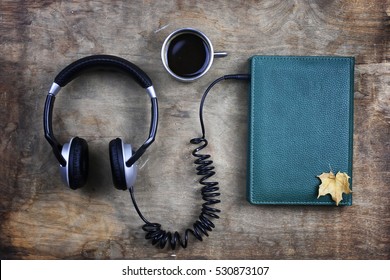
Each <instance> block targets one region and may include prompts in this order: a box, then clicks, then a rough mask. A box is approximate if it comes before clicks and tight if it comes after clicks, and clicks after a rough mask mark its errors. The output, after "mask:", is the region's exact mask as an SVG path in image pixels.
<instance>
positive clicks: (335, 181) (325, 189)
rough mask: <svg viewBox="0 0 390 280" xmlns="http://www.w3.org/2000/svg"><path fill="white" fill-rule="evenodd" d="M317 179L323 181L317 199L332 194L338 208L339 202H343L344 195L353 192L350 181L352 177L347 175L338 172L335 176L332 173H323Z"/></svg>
mask: <svg viewBox="0 0 390 280" xmlns="http://www.w3.org/2000/svg"><path fill="white" fill-rule="evenodd" d="M317 177H318V178H320V180H321V185H320V187H319V189H318V197H317V198H319V197H320V196H322V195H326V194H330V195H331V196H332V199H333V200H334V201H335V202H336V205H337V206H338V205H339V202H340V201H341V200H343V193H346V194H349V193H351V192H352V190H351V189H350V188H349V182H348V180H349V178H350V177H349V176H348V174H347V173H342V172H337V174H336V176H335V175H334V174H333V172H332V171H331V172H329V173H322V174H321V175H319V176H317Z"/></svg>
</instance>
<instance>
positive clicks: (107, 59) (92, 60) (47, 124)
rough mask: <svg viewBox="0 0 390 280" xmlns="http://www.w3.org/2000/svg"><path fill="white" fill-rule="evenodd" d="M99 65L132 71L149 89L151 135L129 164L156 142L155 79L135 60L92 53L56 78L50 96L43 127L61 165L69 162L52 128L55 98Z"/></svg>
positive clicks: (48, 96) (66, 68)
mask: <svg viewBox="0 0 390 280" xmlns="http://www.w3.org/2000/svg"><path fill="white" fill-rule="evenodd" d="M96 68H103V69H114V70H119V71H121V72H124V73H127V74H129V75H130V76H131V77H132V78H133V79H134V80H135V81H136V82H137V83H138V84H139V85H140V86H141V87H143V88H145V89H146V91H147V93H148V95H149V96H150V99H151V106H152V110H151V111H152V118H151V124H150V130H149V137H148V138H147V139H146V141H145V142H144V143H143V144H142V146H141V147H140V148H139V149H138V150H137V151H136V152H135V153H134V155H133V156H132V157H131V158H130V159H129V160H128V161H127V162H126V166H127V167H130V166H132V165H133V164H134V163H135V162H136V161H137V160H138V159H139V158H140V157H141V156H142V154H143V153H144V152H145V151H146V149H147V148H148V147H149V146H150V144H152V143H153V141H154V139H155V137H156V132H157V123H158V104H157V96H156V93H155V91H154V88H153V85H152V81H151V79H150V78H149V76H148V75H147V74H146V73H145V72H144V71H142V70H141V69H140V68H139V67H137V66H136V65H134V64H133V63H131V62H129V61H127V60H125V59H123V58H120V57H117V56H112V55H92V56H88V57H84V58H81V59H79V60H77V61H75V62H73V63H71V64H69V65H68V66H67V67H65V68H64V69H63V70H62V71H61V72H60V73H59V74H58V75H57V76H56V77H55V79H54V83H53V84H52V86H51V88H50V90H49V93H48V95H47V97H46V101H45V107H44V115H43V127H44V131H45V138H46V140H47V141H48V142H49V144H50V145H51V146H52V148H53V153H54V155H55V156H56V158H57V160H58V161H59V163H60V165H61V166H65V165H66V160H65V158H64V157H63V156H62V155H61V150H62V145H61V144H60V143H59V142H58V141H57V139H56V138H55V136H54V133H53V128H52V115H53V107H54V101H55V97H56V95H57V94H58V92H59V91H60V89H61V88H62V87H64V86H65V85H67V84H68V83H69V82H70V81H72V80H73V79H75V78H76V77H78V76H79V75H81V74H82V73H83V72H84V71H86V70H93V69H96Z"/></svg>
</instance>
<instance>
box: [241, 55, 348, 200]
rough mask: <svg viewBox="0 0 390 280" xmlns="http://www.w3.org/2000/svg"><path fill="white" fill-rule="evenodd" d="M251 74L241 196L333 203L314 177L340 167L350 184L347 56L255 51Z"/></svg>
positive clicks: (345, 197) (344, 196)
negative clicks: (259, 53) (244, 180)
mask: <svg viewBox="0 0 390 280" xmlns="http://www.w3.org/2000/svg"><path fill="white" fill-rule="evenodd" d="M250 72H251V87H250V90H249V95H250V97H249V129H248V132H249V137H248V141H249V145H248V170H247V199H248V201H249V202H250V203H252V204H298V205H336V203H335V202H334V201H333V200H332V198H331V196H330V195H325V196H321V197H319V198H317V196H318V188H319V185H320V184H321V181H320V179H319V178H318V177H317V176H319V175H321V174H322V173H323V172H330V171H333V172H334V174H336V173H337V172H339V171H340V172H345V173H347V174H348V175H349V176H350V177H351V178H350V181H349V182H350V187H351V188H352V152H353V151H352V140H353V94H354V92H353V84H354V58H352V57H316V56H313V57H307V56H302V57H299V56H254V57H252V58H251V59H250ZM342 198H343V199H342V201H341V202H340V203H339V205H351V204H352V194H345V193H344V194H343V197H342Z"/></svg>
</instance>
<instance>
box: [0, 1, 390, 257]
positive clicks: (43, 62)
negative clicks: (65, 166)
mask: <svg viewBox="0 0 390 280" xmlns="http://www.w3.org/2000/svg"><path fill="white" fill-rule="evenodd" d="M389 13H390V7H389V3H388V2H387V1H379V0H378V1H365V0H354V1H325V0H323V1H285V0H279V1H274V0H269V1H266V0H265V1H143V2H142V1H136V2H135V1H71V2H70V1H69V2H68V1H1V2H0V53H1V55H0V65H1V67H0V81H1V82H0V94H1V96H0V98H1V107H0V108H1V112H0V125H1V142H0V152H1V157H0V159H1V162H0V177H1V178H2V179H1V183H0V189H1V197H0V215H1V223H0V257H1V258H2V259H42V258H43V259H79V258H82V259H84V258H86V259H145V258H147V259H150V258H152V259H172V258H178V259H389V258H390V137H389V136H390V89H389V85H390V63H389V62H388V61H389V56H390V50H389V35H390V34H389V28H390V25H389V20H390V18H389ZM187 26H190V27H194V28H198V29H200V30H202V31H204V32H205V33H206V34H207V35H208V36H209V37H210V39H211V40H212V42H213V44H214V47H215V49H217V50H225V51H228V52H229V56H228V57H226V58H223V59H218V60H215V62H214V65H213V66H212V69H211V70H210V72H209V73H208V74H207V75H206V76H204V77H203V78H201V79H200V80H198V81H197V82H194V83H191V84H182V83H179V82H177V81H175V80H173V79H172V78H171V77H169V76H168V74H167V73H166V71H165V70H164V68H163V66H162V63H161V60H160V48H161V45H162V43H163V40H164V38H165V37H166V36H167V35H168V34H169V33H170V32H172V31H173V30H175V29H177V28H181V27H187ZM98 53H109V54H115V55H119V56H122V57H124V58H126V59H129V60H131V61H132V62H134V63H135V64H137V65H139V66H141V68H143V69H144V70H145V71H146V72H147V73H148V74H149V75H150V77H151V78H152V80H153V81H154V85H155V88H156V90H157V94H158V97H159V105H160V122H159V130H158V135H157V140H156V142H155V143H154V144H153V145H152V146H151V148H150V149H149V150H148V151H147V153H146V154H145V155H144V157H143V158H142V160H141V162H140V167H141V168H140V171H139V176H138V180H137V184H136V195H137V198H138V201H139V205H140V207H141V208H142V209H143V211H144V214H145V215H146V216H147V217H148V218H149V219H150V220H152V221H159V222H160V221H161V223H162V224H163V225H164V228H166V229H169V230H179V231H182V230H184V229H185V227H189V226H191V223H192V222H193V220H194V219H195V218H196V217H197V215H198V213H199V209H200V203H201V202H200V199H199V195H198V189H197V184H196V179H197V176H196V175H195V173H194V170H193V169H194V166H193V164H192V160H193V159H192V157H191V155H190V151H191V149H193V148H194V147H192V145H190V144H189V140H190V139H191V138H192V137H196V136H199V134H200V128H199V121H198V115H197V110H198V105H199V101H200V97H201V94H202V92H203V90H204V89H205V87H206V86H207V85H208V84H209V83H210V82H211V81H212V80H214V79H215V78H217V77H219V76H221V75H223V74H228V73H245V72H247V68H248V65H247V59H248V58H249V57H250V56H252V55H254V54H266V55H345V56H355V57H356V69H355V70H356V73H355V80H356V82H355V117H354V119H355V133H354V169H353V173H354V182H353V190H354V204H353V206H352V207H345V208H342V207H340V208H334V207H288V206H259V207H256V206H251V205H249V204H248V203H247V202H246V200H245V173H246V141H247V136H246V134H247V127H246V126H247V105H248V104H247V94H246V92H247V85H245V83H242V82H241V83H240V82H225V84H221V85H218V86H217V87H216V89H215V90H213V92H212V93H211V95H210V96H209V99H208V100H207V103H206V108H205V113H206V116H205V118H206V126H207V129H208V132H207V133H208V138H209V141H210V148H209V150H208V151H209V152H210V153H211V154H212V156H213V159H214V162H215V165H216V168H217V176H216V177H217V178H218V180H219V182H220V186H221V193H222V203H221V204H220V208H221V209H222V214H221V219H220V220H218V221H216V225H217V227H216V229H215V230H214V231H213V232H212V233H211V235H210V237H209V238H206V239H205V240H204V242H197V241H195V240H191V244H190V246H189V248H187V249H186V250H183V249H177V250H176V251H175V252H172V251H170V250H158V249H155V248H153V247H151V245H150V244H149V242H148V241H146V240H144V237H143V236H144V235H143V233H142V230H141V229H140V226H141V225H142V223H141V221H140V220H139V218H138V216H137V215H136V213H135V211H134V209H133V207H132V205H131V203H130V198H129V195H128V194H127V193H126V192H121V191H118V190H116V189H115V188H114V187H112V181H111V174H110V167H109V158H108V142H109V140H110V139H112V138H115V137H117V136H121V137H123V138H124V139H126V141H127V142H130V143H132V144H133V145H140V144H141V143H142V141H144V139H146V136H147V133H148V126H149V123H148V122H149V115H150V113H149V101H148V98H147V96H146V94H145V93H144V92H143V90H141V89H139V88H138V86H136V85H135V84H134V83H133V82H132V81H129V80H128V79H127V78H126V77H124V76H121V75H116V74H112V73H94V74H88V75H85V76H83V77H81V78H79V79H77V80H75V81H74V82H72V83H71V84H70V85H68V86H67V87H66V88H65V89H64V90H63V91H62V92H61V93H60V95H59V97H58V98H57V101H56V105H55V114H54V120H55V122H54V127H55V131H57V136H58V138H59V139H60V140H61V142H67V141H69V139H70V137H72V136H76V135H77V136H80V137H83V138H85V139H86V140H87V141H88V143H89V148H90V157H91V176H90V178H89V183H88V185H87V186H85V187H84V188H83V189H81V190H78V191H72V190H69V189H67V188H66V187H64V186H63V185H62V183H61V181H60V176H59V172H58V167H57V164H56V161H55V158H54V156H53V155H52V153H51V150H50V148H49V145H48V144H47V142H46V141H45V140H44V137H43V131H42V112H43V104H44V99H45V96H46V92H47V90H48V88H49V86H50V85H51V83H52V80H53V78H54V76H55V75H56V74H57V73H58V71H60V70H61V69H62V68H63V67H64V66H66V65H67V64H68V63H70V62H72V61H73V60H75V59H77V58H81V57H83V56H85V55H90V54H98ZM334 140H335V141H337V136H335V139H334Z"/></svg>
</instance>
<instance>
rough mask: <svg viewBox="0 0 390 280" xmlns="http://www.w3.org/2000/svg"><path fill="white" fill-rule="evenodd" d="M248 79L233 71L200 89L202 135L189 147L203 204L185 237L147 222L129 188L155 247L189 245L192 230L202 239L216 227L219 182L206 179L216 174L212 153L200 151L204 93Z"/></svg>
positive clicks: (201, 145)
mask: <svg viewBox="0 0 390 280" xmlns="http://www.w3.org/2000/svg"><path fill="white" fill-rule="evenodd" d="M232 79H234V80H246V81H248V80H250V75H248V74H236V75H225V76H222V77H220V78H218V79H216V80H215V81H214V82H212V83H211V84H210V85H209V86H208V88H207V89H206V91H205V92H204V93H203V96H202V99H201V102H200V107H199V119H200V125H201V129H202V137H198V138H193V139H191V141H190V143H191V144H194V145H199V144H200V146H198V147H197V148H196V149H194V150H193V151H192V155H193V156H194V157H195V158H196V159H195V161H194V163H195V164H196V165H197V167H196V174H197V175H201V176H203V177H202V178H201V179H200V180H199V183H200V185H201V186H202V188H201V196H202V199H203V200H204V201H205V202H204V203H203V204H202V209H201V213H200V215H199V218H198V220H196V221H195V222H194V224H193V225H192V229H191V228H187V229H186V230H185V231H184V237H182V236H181V235H180V234H179V233H178V232H177V231H175V233H173V234H172V232H170V231H168V232H167V231H165V230H163V229H162V226H161V224H159V223H151V222H149V221H148V220H147V219H146V218H145V217H144V216H143V215H142V213H141V211H140V209H139V208H138V205H137V202H136V199H135V197H134V188H133V187H131V188H129V191H130V197H131V200H132V202H133V204H134V208H135V210H136V211H137V213H138V215H139V217H140V218H141V219H142V220H143V221H144V223H145V224H144V225H143V226H142V229H143V230H144V231H145V232H146V235H145V239H148V240H149V239H151V241H152V245H155V246H156V247H159V248H161V249H163V248H165V245H166V244H167V243H169V245H170V246H171V249H172V250H174V249H175V248H176V245H177V243H178V244H179V245H180V246H181V247H183V248H186V247H187V245H188V237H189V234H190V233H191V234H192V235H193V236H194V237H195V238H196V239H198V240H199V241H202V240H203V238H202V236H203V235H205V236H209V234H208V232H209V231H212V230H213V228H214V227H215V225H214V223H213V222H212V221H211V220H210V219H218V218H219V216H218V214H217V213H220V212H221V210H219V209H217V208H214V205H215V204H218V203H220V202H221V201H220V200H219V196H220V193H219V192H218V191H219V187H218V186H217V185H218V182H214V181H209V179H210V178H211V177H212V176H214V175H215V171H214V166H212V164H213V161H212V160H211V159H210V158H211V156H210V155H208V154H201V153H200V151H201V150H203V149H204V148H205V147H206V146H207V145H208V141H207V140H206V137H205V134H206V131H205V127H204V122H203V106H204V102H205V100H206V97H207V95H208V93H209V91H210V90H211V88H212V87H213V86H214V85H215V84H217V83H219V82H220V81H223V80H232Z"/></svg>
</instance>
